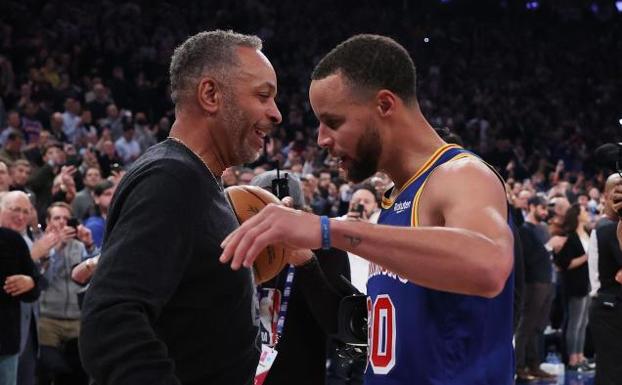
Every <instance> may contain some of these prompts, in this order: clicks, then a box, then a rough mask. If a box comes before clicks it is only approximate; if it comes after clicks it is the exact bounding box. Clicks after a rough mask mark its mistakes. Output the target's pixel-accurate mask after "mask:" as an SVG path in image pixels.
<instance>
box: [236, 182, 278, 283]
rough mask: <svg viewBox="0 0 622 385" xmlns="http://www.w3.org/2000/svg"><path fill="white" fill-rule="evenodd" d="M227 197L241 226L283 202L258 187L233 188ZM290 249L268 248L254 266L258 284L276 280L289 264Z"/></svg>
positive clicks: (258, 257) (262, 252) (260, 254)
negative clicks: (270, 207)
mask: <svg viewBox="0 0 622 385" xmlns="http://www.w3.org/2000/svg"><path fill="white" fill-rule="evenodd" d="M225 196H226V197H227V199H228V200H229V203H230V204H231V207H232V208H233V212H234V213H235V215H236V217H237V218H238V221H239V222H240V224H242V223H244V222H245V221H247V220H248V219H249V218H251V217H252V216H253V215H255V214H257V213H258V212H259V211H261V209H263V208H264V207H265V206H266V205H267V204H269V203H276V204H281V201H279V199H278V198H277V197H275V196H274V195H272V193H270V192H268V191H266V190H264V189H262V188H261V187H257V186H231V187H227V188H226V189H225ZM287 253H288V249H287V248H286V247H285V246H284V245H282V244H279V243H277V244H274V245H270V246H268V247H266V248H265V249H264V250H263V251H261V253H259V256H257V259H255V263H254V265H253V271H254V273H255V280H256V281H257V284H260V283H263V282H266V281H269V280H271V279H272V278H274V277H275V276H276V275H277V274H279V273H280V272H281V270H283V268H284V267H285V265H286V264H287V257H288V255H287Z"/></svg>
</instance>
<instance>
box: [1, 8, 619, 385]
mask: <svg viewBox="0 0 622 385" xmlns="http://www.w3.org/2000/svg"><path fill="white" fill-rule="evenodd" d="M411 3H414V2H406V1H393V0H389V1H388V2H381V3H378V2H365V5H364V6H362V5H361V4H360V2H355V1H352V0H346V1H340V2H337V4H333V2H330V1H328V0H320V1H314V2H305V3H298V2H268V1H259V0H236V1H223V0H217V1H210V2H200V1H188V2H183V3H181V4H177V3H173V2H170V1H156V2H149V3H147V2H144V1H136V2H129V3H118V2H115V1H94V2H80V1H63V2H60V1H47V2H44V1H34V0H22V1H13V0H6V1H2V2H1V3H0V146H1V148H0V194H4V195H3V197H2V201H1V202H0V209H1V211H0V213H1V214H0V222H1V223H0V225H1V226H2V227H9V228H12V229H14V230H16V231H18V232H19V233H21V234H22V235H23V236H24V239H25V240H26V243H27V244H28V245H29V247H30V249H31V254H32V258H33V260H34V261H35V262H36V264H37V266H38V267H39V268H40V269H39V270H40V271H41V272H43V277H42V278H41V282H44V281H47V282H46V283H45V284H44V285H43V286H42V293H43V294H41V298H40V300H39V301H40V305H41V309H40V313H39V310H38V309H37V310H36V311H35V310H34V309H35V308H36V306H31V307H30V308H26V309H25V310H24V309H22V314H29V315H32V317H33V320H34V319H36V320H37V322H38V324H37V323H34V324H31V323H30V321H28V322H29V323H27V324H26V328H27V329H29V328H31V326H32V325H35V326H32V327H33V329H31V330H37V327H38V328H39V332H38V335H39V342H40V343H41V346H42V349H43V350H42V354H43V355H45V353H47V354H48V355H47V356H46V357H47V358H49V357H52V358H51V359H49V360H48V361H47V362H46V363H45V365H47V366H46V369H47V370H48V373H55V371H58V370H60V369H59V367H58V366H55V365H56V363H57V362H59V361H55V359H54V357H55V354H60V353H62V354H65V353H66V352H67V351H70V348H67V345H66V343H67V341H73V340H75V338H76V336H77V329H76V328H77V327H78V326H76V325H77V323H76V321H77V320H78V319H79V308H78V304H77V300H74V298H73V297H74V296H75V294H76V293H78V292H79V291H80V285H78V284H77V283H75V282H73V281H72V280H71V271H70V269H69V268H68V267H67V265H66V264H65V265H64V266H62V263H61V262H59V261H62V260H63V259H62V258H65V257H67V256H69V255H70V256H71V258H73V259H72V261H73V262H75V263H79V262H80V261H82V260H84V259H88V258H90V257H91V256H94V255H96V254H97V252H98V249H99V247H101V243H102V240H103V233H104V228H105V219H106V214H107V210H108V206H109V205H110V201H111V199H112V196H113V194H114V189H115V186H116V184H117V183H118V181H119V180H120V178H122V176H123V173H124V170H125V169H127V168H128V167H130V166H131V164H132V162H134V161H135V160H136V159H137V158H138V157H139V156H140V155H141V154H142V153H143V152H144V151H145V150H146V149H147V148H148V147H150V146H152V145H153V144H155V143H158V142H160V141H162V140H165V139H166V138H167V136H168V132H169V130H170V126H171V124H172V122H173V121H174V111H173V105H172V103H171V101H170V95H169V90H168V65H169V60H170V57H171V54H172V51H173V49H174V48H175V46H176V45H177V44H178V43H179V42H181V41H182V40H183V39H184V38H185V37H187V36H188V35H190V34H192V33H195V32H197V31H199V30H208V29H214V28H232V29H235V30H238V31H240V32H245V33H254V34H257V35H258V36H260V37H261V38H262V39H263V40H264V51H265V52H266V54H267V56H268V57H270V59H271V60H272V63H273V64H274V66H275V69H276V72H277V75H278V81H279V94H278V99H277V102H278V105H279V108H280V110H281V112H282V114H283V117H284V119H283V124H282V125H281V126H280V127H279V128H278V129H277V131H276V132H275V133H274V134H273V135H272V136H271V138H270V140H269V141H267V142H266V146H265V152H264V155H263V156H262V157H261V158H260V159H259V160H258V161H256V162H255V163H253V164H250V165H246V166H245V167H235V168H230V169H227V170H226V171H225V173H224V174H223V176H222V181H223V184H224V185H225V186H231V185H237V184H248V183H250V181H251V179H252V178H253V177H254V176H256V175H259V174H261V173H262V172H264V171H267V170H271V169H274V168H275V167H277V166H278V167H279V168H280V169H282V170H286V171H285V172H286V173H287V174H288V175H289V177H295V178H298V179H300V181H301V182H302V186H303V195H304V203H305V209H306V210H309V211H312V212H314V213H316V214H321V215H328V216H331V217H339V216H344V215H347V214H348V213H351V212H352V211H353V210H354V207H355V206H356V205H357V204H358V203H360V202H358V201H353V200H352V196H353V193H354V192H355V190H357V189H358V188H359V186H354V185H353V184H352V183H349V182H347V181H346V179H345V177H344V175H342V174H341V173H340V171H339V168H338V162H337V160H336V159H334V158H332V157H331V156H330V154H328V153H327V152H326V151H325V150H322V149H320V148H319V147H318V146H317V145H316V142H315V139H316V135H315V134H316V125H317V123H316V121H315V118H314V117H313V113H312V111H311V109H310V106H309V102H308V98H307V87H308V84H309V75H310V72H311V69H312V67H313V65H314V64H315V62H316V61H317V59H318V58H319V57H320V56H321V55H323V54H324V53H326V51H327V49H328V47H331V46H334V45H335V43H337V42H339V41H341V40H343V39H344V38H346V37H348V36H350V35H352V34H354V33H359V32H375V33H382V34H386V35H390V36H393V37H395V38H397V40H398V41H400V42H401V43H403V44H404V46H405V47H407V48H408V49H409V51H411V53H412V54H413V57H414V58H415V64H416V66H417V71H418V76H419V79H418V99H419V102H420V104H421V107H422V110H423V112H424V114H425V115H426V116H427V118H428V119H429V121H430V122H431V123H432V124H433V126H435V127H437V128H438V129H439V133H441V134H442V135H443V136H446V137H447V138H448V140H450V141H455V142H458V143H460V144H462V145H464V146H465V147H466V148H468V149H471V150H473V151H474V152H475V153H477V154H479V155H480V156H482V157H483V158H484V159H485V160H487V161H488V162H489V163H491V164H492V165H493V166H495V168H497V170H498V171H499V172H500V173H501V174H502V175H503V176H504V177H505V178H506V180H507V187H508V189H507V191H508V201H509V202H510V204H511V205H512V207H513V208H514V218H515V220H516V221H517V222H516V224H517V226H523V225H524V223H525V222H526V221H527V222H534V223H536V224H538V226H539V227H538V229H539V230H538V231H540V233H539V234H540V235H541V241H542V245H543V246H546V247H545V248H546V250H547V252H548V253H549V254H547V260H546V261H548V262H546V263H548V267H545V269H546V270H545V272H546V271H550V272H551V274H550V275H549V276H548V277H545V275H546V274H544V275H543V274H542V271H540V272H539V273H537V274H536V275H537V276H538V277H539V278H536V280H538V279H540V280H545V281H546V282H545V283H546V284H550V285H552V286H551V287H555V284H556V282H557V287H558V289H557V290H553V292H554V293H555V292H556V293H557V295H558V300H559V299H561V298H564V301H566V302H565V305H563V304H560V305H559V309H561V310H559V311H558V312H557V313H555V312H554V313H555V314H556V315H554V317H553V326H554V327H555V328H560V327H561V325H562V322H561V321H560V319H566V320H567V319H568V318H569V315H571V317H570V318H571V319H572V322H575V321H576V323H573V324H572V325H573V327H576V329H577V330H576V332H577V335H582V337H573V339H572V341H568V342H567V343H564V344H563V345H564V346H565V347H564V349H566V348H568V346H572V349H574V350H573V351H568V352H567V355H568V356H569V357H570V359H569V363H570V365H572V366H573V367H575V368H583V369H585V370H588V369H589V363H588V362H587V361H585V360H584V357H583V355H582V353H583V347H582V343H583V339H584V336H585V322H583V319H579V320H576V317H579V318H580V317H587V316H586V315H585V312H584V311H583V312H582V311H580V310H577V311H575V312H574V313H571V314H570V313H568V301H567V299H568V296H567V295H566V294H567V293H566V294H565V292H564V290H565V289H564V287H560V286H563V285H561V284H559V280H557V279H556V278H555V277H556V276H557V275H561V274H564V271H566V270H567V269H568V264H567V263H566V262H563V261H562V259H563V258H562V259H560V258H558V257H555V255H556V253H557V254H559V252H560V251H561V250H562V248H563V247H564V245H565V243H566V242H567V239H569V234H570V233H574V232H577V231H579V230H577V229H582V230H580V231H579V232H581V234H580V235H582V236H583V235H585V234H587V235H588V237H589V232H590V231H591V230H592V229H593V228H594V226H595V224H596V223H597V222H598V221H599V220H600V219H601V218H602V217H603V215H605V211H606V210H605V208H606V194H603V192H604V187H605V181H606V177H607V172H606V170H603V169H599V168H597V167H595V166H594V162H593V159H592V155H591V152H592V150H593V149H594V148H595V147H596V146H597V145H599V144H601V143H604V142H607V141H614V140H617V139H618V136H617V132H618V130H619V128H620V127H619V125H620V123H619V122H618V120H619V119H620V118H621V116H620V115H619V113H620V111H619V101H620V100H622V77H620V76H619V69H620V68H622V56H620V55H616V54H615V53H616V52H617V53H619V52H621V51H622V46H621V45H622V23H620V22H619V20H620V16H619V15H615V14H607V13H603V14H599V15H596V14H594V13H593V12H591V11H590V10H587V9H582V8H572V7H568V8H566V9H564V10H560V9H557V8H556V7H555V6H554V5H555V4H557V3H556V2H551V3H552V4H553V5H552V6H551V7H546V8H545V7H543V8H542V9H539V10H537V11H530V10H527V9H526V8H525V7H524V3H523V2H520V1H516V2H512V1H505V2H504V1H501V2H481V4H479V5H478V6H470V2H459V1H456V2H455V3H456V4H451V3H452V2H450V1H444V2H437V1H428V2H425V1H424V2H417V3H418V4H417V5H414V4H411ZM353 10H354V11H353ZM457 15H460V17H458V16H457ZM450 132H451V135H448V133H450ZM390 183H391V181H390V180H389V179H388V177H387V176H386V175H383V174H381V173H379V174H377V175H376V176H374V177H373V178H371V179H370V180H368V181H367V182H366V186H367V188H369V189H370V191H372V192H373V193H374V194H375V197H376V200H377V201H379V199H380V197H381V194H382V192H383V191H384V190H385V189H386V188H387V187H388V186H389V185H390ZM9 191H11V192H14V191H19V192H23V195H20V194H14V193H8V192H9ZM539 208H544V209H543V210H544V211H542V210H540V211H542V213H541V214H540V212H539V211H538V209H539ZM366 210H367V211H368V212H366V213H365V216H366V217H369V216H371V215H372V214H373V213H372V212H371V211H374V210H377V206H375V205H372V204H371V203H369V202H368V208H366ZM534 210H535V211H534ZM534 212H535V214H534ZM569 212H570V213H571V215H570V216H569V215H568V213H569ZM530 215H531V216H530ZM572 216H574V219H573V218H571V217H572ZM547 221H548V222H547ZM577 223H578V224H577ZM572 224H575V227H574V228H571V227H572ZM583 231H584V232H585V234H583ZM562 254H563V253H562ZM556 258H557V259H556ZM540 262H542V260H540ZM584 263H585V264H586V265H585V266H587V260H586V261H585V262H584ZM526 266H527V267H526V268H525V271H526V272H527V274H526V278H522V279H526V282H527V283H533V276H530V275H529V274H530V273H531V270H530V267H529V266H528V263H527V265H526ZM579 266H583V263H581V265H579ZM575 267H576V266H573V269H574V268H575ZM586 268H587V267H586ZM46 276H47V278H45V277H46ZM545 278H546V279H545ZM581 279H583V277H582V278H581ZM38 280H39V278H36V279H33V282H32V284H33V287H34V286H36V284H38ZM588 283H589V282H588ZM25 285H26V286H30V283H29V281H28V283H27V284H26V283H25ZM63 285H65V286H64V287H63ZM71 285H75V286H71ZM581 294H582V298H583V297H586V296H589V290H588V292H587V293H583V292H581ZM63 295H65V297H63ZM70 296H71V299H69V297H70ZM553 298H554V296H551V297H550V298H549V299H547V301H551V302H552V301H553ZM24 306H26V305H24ZM552 307H553V308H555V306H552ZM573 317H574V318H573ZM59 319H60V320H62V322H60V323H59V322H56V321H58V320H59ZM550 321H551V319H550V318H549V317H547V320H546V322H544V321H542V322H544V326H546V325H548V324H550ZM33 322H34V321H33ZM519 325H520V322H519ZM540 329H541V328H540ZM519 330H520V326H519ZM26 335H27V336H28V333H26ZM30 338H33V337H32V335H31V336H30ZM34 338H36V337H34ZM577 338H578V339H579V341H578V342H577V341H576V340H577ZM29 341H30V340H29ZM26 343H31V342H23V343H22V345H23V344H26ZM60 346H63V349H64V350H63V351H62V352H60V351H58V348H59V347H60ZM47 348H50V350H49V351H47V352H46V351H45V349H47ZM54 349H57V351H55V350H54ZM31 350H32V349H31ZM579 350H581V351H579ZM21 351H22V354H24V353H23V351H24V349H21ZM74 353H75V352H74ZM2 354H3V353H2V352H1V351H0V356H1V355H2ZM30 354H31V355H32V354H34V353H33V352H32V351H31V352H30ZM76 357H77V356H76ZM74 358H75V357H74ZM61 361H62V360H61ZM523 364H525V365H527V363H525V362H523ZM21 365H22V361H21V359H20V368H21ZM24 365H27V366H25V367H24V368H23V370H24V371H26V372H27V371H28V370H33V369H32V368H34V364H33V365H32V366H28V364H24ZM58 365H61V364H58ZM62 365H67V363H66V362H64V363H62ZM74 366H75V365H74ZM77 367H79V364H78V365H77ZM65 369H66V368H65ZM533 374H534V373H532V372H529V371H528V370H527V371H524V372H523V373H521V375H523V377H526V378H529V376H532V375H533ZM535 374H537V373H535ZM20 375H21V376H24V375H25V374H23V373H22V369H20ZM26 376H28V375H27V374H26ZM21 378H22V379H23V378H27V377H21ZM45 379H46V377H45V375H40V376H39V380H40V381H43V380H45ZM48 381H51V380H50V379H48ZM20 383H33V382H28V380H27V379H24V380H20ZM41 383H44V382H41ZM60 383H68V382H60Z"/></svg>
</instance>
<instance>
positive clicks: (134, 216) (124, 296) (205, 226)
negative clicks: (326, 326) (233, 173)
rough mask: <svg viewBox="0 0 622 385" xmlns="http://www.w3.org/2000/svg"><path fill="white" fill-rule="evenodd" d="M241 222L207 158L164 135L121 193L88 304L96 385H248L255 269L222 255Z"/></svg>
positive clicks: (89, 363)
mask: <svg viewBox="0 0 622 385" xmlns="http://www.w3.org/2000/svg"><path fill="white" fill-rule="evenodd" d="M236 227H237V220H236V218H235V216H234V214H233V212H232V210H231V208H230V206H229V204H228V203H227V201H226V200H225V197H224V195H223V193H222V192H221V191H220V187H219V186H218V184H217V183H216V181H215V179H214V178H213V177H212V176H211V175H210V172H209V171H208V170H207V169H206V167H205V166H204V165H203V163H202V162H201V160H200V159H199V158H198V157H197V156H196V155H194V154H193V153H192V152H190V151H189V150H188V149H187V148H185V147H184V146H182V145H181V144H179V143H177V142H174V141H172V140H167V141H165V142H162V143H160V144H158V145H155V146H153V147H151V148H150V149H149V150H148V151H147V152H146V153H145V155H143V157H141V158H140V159H139V160H137V161H136V162H135V164H134V165H133V166H132V168H131V169H130V170H129V172H128V173H127V175H126V176H125V177H124V178H123V180H122V181H121V183H120V185H119V186H118V188H117V191H116V193H115V196H114V199H113V204H112V207H111V210H110V212H109V215H108V223H107V229H106V235H105V239H104V245H103V252H102V256H101V258H100V260H99V266H98V268H97V271H96V273H95V275H94V277H93V280H92V282H91V287H90V288H89V289H88V291H87V293H86V296H85V299H84V305H83V309H82V329H81V335H80V351H81V356H82V359H83V364H84V366H85V368H86V370H87V372H88V373H89V374H90V375H91V376H92V377H93V379H94V380H95V382H96V383H97V384H98V385H125V384H127V385H130V384H131V385H136V384H150V385H165V384H166V385H172V384H185V385H206V384H210V385H246V384H252V382H253V377H254V374H255V369H256V366H257V362H258V359H259V350H258V344H257V341H258V340H257V333H258V328H257V318H256V316H255V314H254V310H255V307H256V301H255V299H256V296H255V291H254V284H253V279H252V274H251V272H250V270H249V269H240V270H238V271H233V270H231V267H230V266H229V265H224V264H221V263H220V262H219V261H218V257H219V256H220V254H221V252H222V250H221V248H220V243H221V242H222V241H223V239H224V238H225V237H226V236H227V235H228V234H229V233H230V232H231V231H233V230H234V229H235V228H236Z"/></svg>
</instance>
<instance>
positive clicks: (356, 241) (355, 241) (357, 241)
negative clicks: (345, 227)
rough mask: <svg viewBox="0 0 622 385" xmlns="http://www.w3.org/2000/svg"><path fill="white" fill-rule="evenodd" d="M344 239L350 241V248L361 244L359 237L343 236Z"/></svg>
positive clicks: (361, 239)
mask: <svg viewBox="0 0 622 385" xmlns="http://www.w3.org/2000/svg"><path fill="white" fill-rule="evenodd" d="M344 237H345V238H346V239H347V240H348V241H350V246H352V247H356V246H358V245H360V244H361V242H363V238H360V237H354V236H352V235H344Z"/></svg>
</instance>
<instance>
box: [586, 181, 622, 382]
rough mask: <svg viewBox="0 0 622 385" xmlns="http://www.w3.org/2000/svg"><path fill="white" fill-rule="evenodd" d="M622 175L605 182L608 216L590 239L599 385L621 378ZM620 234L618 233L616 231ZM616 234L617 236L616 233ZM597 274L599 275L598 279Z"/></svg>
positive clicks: (592, 321) (591, 319)
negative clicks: (620, 216)
mask: <svg viewBox="0 0 622 385" xmlns="http://www.w3.org/2000/svg"><path fill="white" fill-rule="evenodd" d="M621 190H622V177H620V175H618V174H617V173H616V174H612V175H611V176H609V178H607V182H606V184H605V192H604V196H605V213H604V214H605V216H604V217H603V218H602V219H601V220H600V221H598V223H597V224H596V228H595V230H594V231H593V232H592V237H591V239H590V242H591V245H590V246H592V245H594V246H596V247H590V252H589V254H590V255H589V264H590V271H593V270H595V269H594V267H597V269H596V271H597V274H591V278H592V281H593V284H592V285H593V286H595V285H596V286H599V288H598V291H597V293H596V297H595V299H594V300H593V301H592V305H591V307H590V314H589V322H590V328H591V330H592V336H593V338H594V348H595V351H596V382H595V384H596V385H613V384H618V383H619V381H620V378H622V366H620V362H619V360H620V357H621V356H622V343H621V342H622V285H621V284H622V251H621V250H620V239H621V237H620V231H619V230H620V226H621V225H620V220H619V218H618V214H617V212H619V211H618V210H619V209H620V208H622V202H621V199H620V198H621V197H620V191H621ZM616 233H617V234H616ZM616 235H617V236H616ZM596 277H597V278H596Z"/></svg>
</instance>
